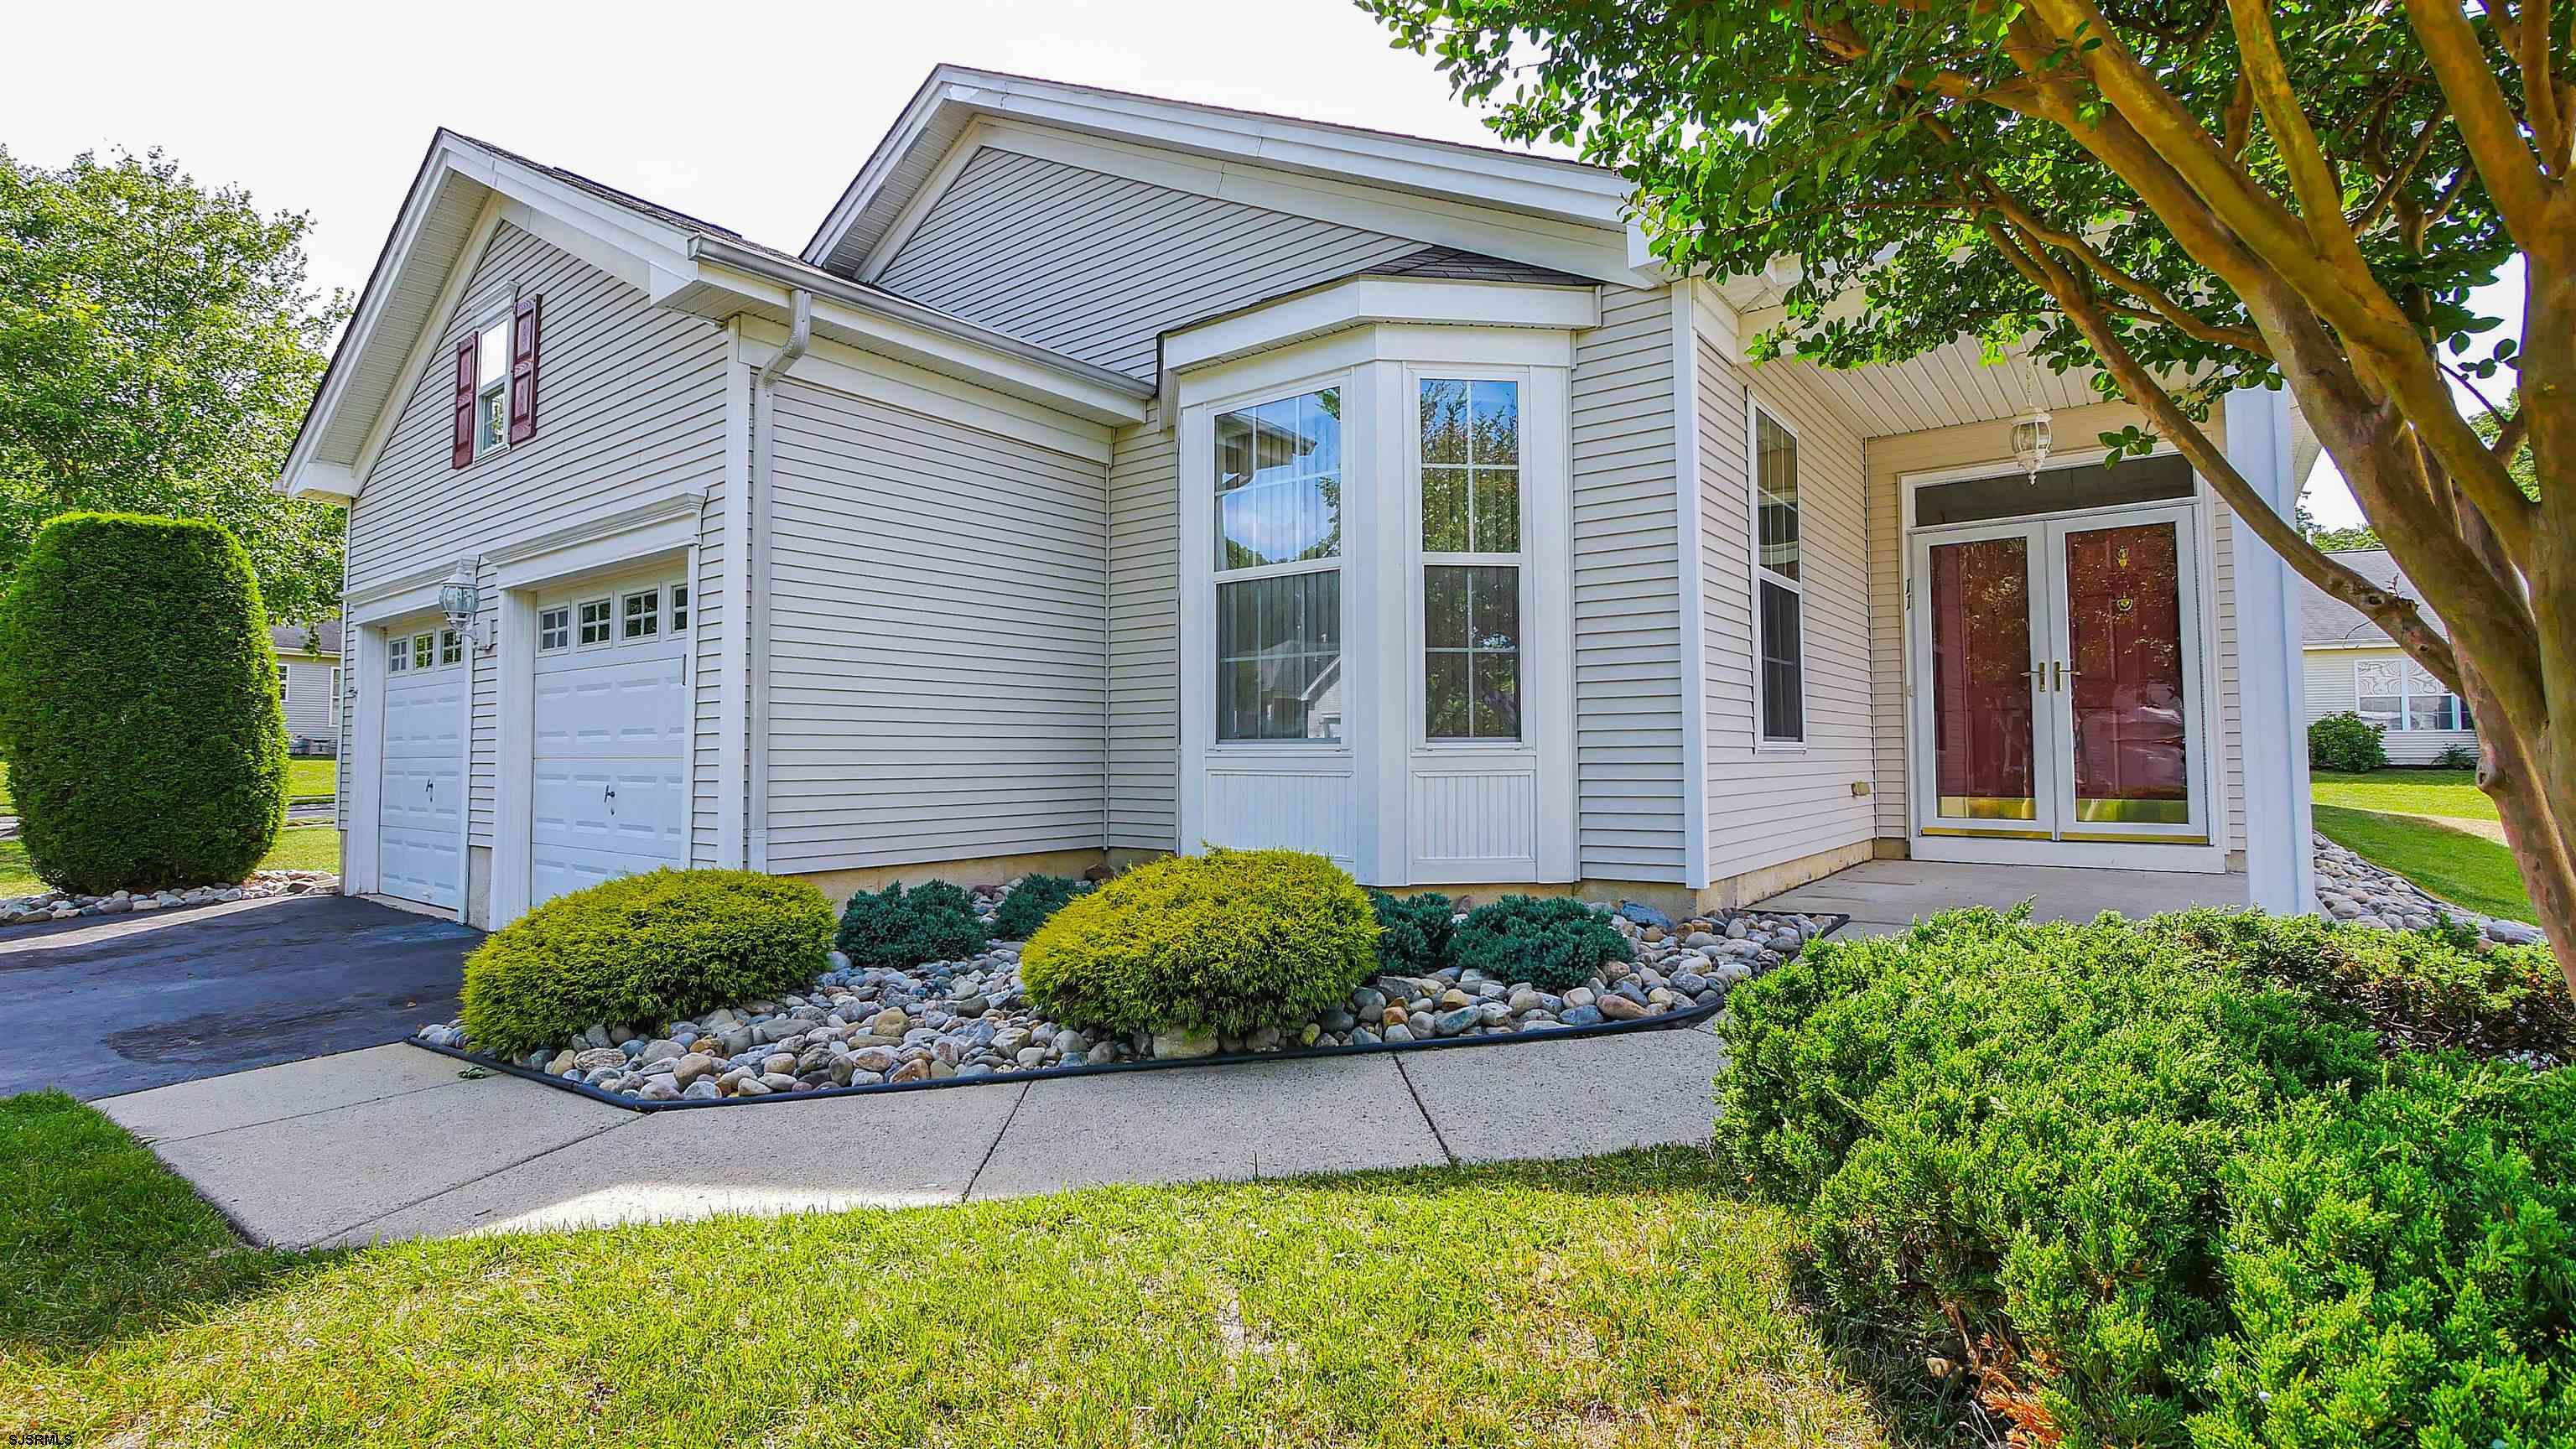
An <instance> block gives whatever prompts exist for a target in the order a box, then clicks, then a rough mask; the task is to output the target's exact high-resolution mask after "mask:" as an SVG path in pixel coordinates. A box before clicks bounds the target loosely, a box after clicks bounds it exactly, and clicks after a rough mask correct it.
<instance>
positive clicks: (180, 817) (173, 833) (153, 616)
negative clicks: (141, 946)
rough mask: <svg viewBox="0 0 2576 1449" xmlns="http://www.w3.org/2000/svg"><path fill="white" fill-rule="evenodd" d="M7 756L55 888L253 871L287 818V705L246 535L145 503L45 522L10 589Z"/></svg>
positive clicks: (4, 716)
mask: <svg viewBox="0 0 2576 1449" xmlns="http://www.w3.org/2000/svg"><path fill="white" fill-rule="evenodd" d="M0 762H5V763H6V764H7V765H8V767H9V790H10V793H11V794H12V795H13V796H15V797H16V800H17V811H18V814H19V815H20V816H22V817H23V818H24V820H25V822H26V823H25V827H24V829H25V843H26V848H27V855H28V858H29V861H30V863H31V864H32V865H33V866H34V867H35V871H36V874H37V875H39V876H41V877H42V878H44V880H45V881H47V882H48V883H50V884H52V885H54V886H57V887H60V888H62V889H64V890H71V891H80V892H83V893H87V894H104V893H106V892H109V891H114V890H118V889H124V888H131V889H136V890H145V889H149V890H162V889H168V888H172V887H185V886H197V885H212V884H218V883H229V882H232V881H237V880H240V879H241V878H242V877H243V876H245V875H248V874H249V873H250V871H251V868H252V867H253V866H255V865H257V864H258V863H259V860H260V857H261V856H264V855H266V854H268V850H269V847H270V846H272V845H274V844H276V843H277V832H278V829H279V827H280V826H282V825H283V824H284V823H285V819H286V717H285V715H284V713H283V712H282V711H281V710H280V708H279V706H278V702H277V657H276V655H275V654H274V653H272V652H271V651H270V649H269V643H268V613H267V610H266V609H264V608H263V607H262V606H261V604H260V598H259V583H258V580H257V579H256V578H254V577H253V576H252V573H251V567H250V558H249V556H248V555H246V554H245V553H243V552H242V547H241V545H240V544H239V543H236V542H234V540H233V536H232V535H231V534H230V533H227V532H225V531H224V529H223V528H222V527H220V526H219V525H216V524H212V523H206V522H202V521H198V520H194V519H183V518H147V517H143V516H140V515H135V514H111V513H72V514H65V515H64V516H62V517H60V518H57V519H55V520H54V521H52V522H51V523H48V524H46V525H45V527H44V530H43V531H42V532H40V533H38V534H37V535H36V538H35V541H34V542H33V543H32V544H31V545H29V547H28V550H27V554H26V556H25V558H24V559H23V560H22V561H21V562H20V564H19V566H18V571H17V575H16V577H15V578H13V579H12V580H11V581H10V585H9V591H8V594H7V595H6V597H5V598H0Z"/></svg>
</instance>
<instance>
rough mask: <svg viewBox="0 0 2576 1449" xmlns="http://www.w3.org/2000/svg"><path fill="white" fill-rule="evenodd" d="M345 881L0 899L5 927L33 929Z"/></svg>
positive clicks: (319, 878)
mask: <svg viewBox="0 0 2576 1449" xmlns="http://www.w3.org/2000/svg"><path fill="white" fill-rule="evenodd" d="M339 891H340V878H339V877H338V876H336V875H333V874H332V873H331V872H329V871H327V870H263V871H256V872H254V873H252V875H251V876H250V878H249V879H247V880H245V881H243V882H242V883H241V884H239V885H230V886H197V887H194V888H192V889H189V890H184V891H118V892H116V893H115V894H113V895H104V896H80V895H71V894H68V893H66V892H63V891H47V892H44V893H43V894H40V895H32V896H18V897H11V898H0V925H9V926H32V925H37V924H40V923H43V922H47V921H70V920H77V919H78V918H80V917H82V916H121V915H124V914H126V913H128V912H131V911H163V910H169V909H171V908H172V907H174V906H211V905H216V904H219V903H221V902H224V901H254V900H260V899H263V898H265V897H268V896H301V895H337V894H339Z"/></svg>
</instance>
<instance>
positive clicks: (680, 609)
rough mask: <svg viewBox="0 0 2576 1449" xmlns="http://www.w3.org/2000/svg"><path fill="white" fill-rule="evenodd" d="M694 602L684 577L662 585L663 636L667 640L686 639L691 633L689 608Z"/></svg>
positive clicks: (686, 579)
mask: <svg viewBox="0 0 2576 1449" xmlns="http://www.w3.org/2000/svg"><path fill="white" fill-rule="evenodd" d="M692 602H693V600H692V598H691V596H690V593H689V580H688V578H687V577H686V576H685V575H683V576H682V577H679V578H675V579H672V580H671V581H670V582H668V583H666V584H664V585H662V634H663V637H665V638H670V637H675V636H676V637H681V638H685V637H687V635H688V632H689V607H690V604H691V603H692Z"/></svg>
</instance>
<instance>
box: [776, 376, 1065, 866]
mask: <svg viewBox="0 0 2576 1449" xmlns="http://www.w3.org/2000/svg"><path fill="white" fill-rule="evenodd" d="M771 427H772V436H773V440H774V441H773V445H772V456H773V458H774V463H773V466H772V472H771V484H770V488H771V496H770V498H769V500H768V505H767V508H766V510H765V511H766V513H767V515H768V519H769V522H768V524H767V526H766V530H765V532H766V536H767V537H768V538H769V540H770V542H769V565H768V567H769V574H770V578H769V585H770V587H769V592H768V597H769V611H768V642H767V654H766V664H765V669H764V674H763V681H764V686H765V689H766V698H767V719H768V734H767V740H766V743H767V766H766V784H767V798H768V807H767V821H768V841H769V868H770V869H771V870H772V871H776V872H779V873H782V874H783V873H796V872H812V871H825V870H836V869H845V868H852V867H863V866H878V865H896V864H906V863H910V862H913V861H932V860H947V859H958V858H964V857H971V856H989V855H1007V854H1015V853H1020V852H1032V851H1042V850H1059V849H1084V848H1088V849H1097V848H1098V847H1099V845H1100V843H1101V822H1102V807H1103V801H1104V799H1105V797H1106V748H1105V744H1106V742H1105V739H1104V730H1103V721H1104V719H1105V717H1106V698H1105V694H1106V687H1107V678H1108V652H1107V640H1106V630H1105V627H1104V623H1105V620H1106V618H1107V616H1108V606H1107V598H1106V592H1107V591H1106V586H1105V576H1106V569H1107V563H1108V556H1107V517H1106V502H1107V478H1106V476H1105V470H1104V469H1102V468H1101V467H1100V466H1099V465H1098V464H1095V463H1089V462H1085V461H1083V460H1081V459H1078V458H1073V457H1069V456H1066V455H1064V454H1060V453H1056V452H1053V451H1050V450H1048V449H1045V448H1042V447H1038V446H1036V445H1033V444H1029V443H1024V442H1019V441H1016V440H1014V439H1010V438H1005V437H1001V436H998V435H995V434H991V433H985V432H981V431H978V430H976V429H973V428H970V427H967V426H964V425H962V424H958V423H954V422H950V421H947V420H945V419H941V418H934V417H929V416H926V415H923V414H920V413H914V412H908V411H905V410H903V409H901V408H897V407H893V406H890V405H887V404H883V403H879V402H875V401H871V400H867V399H862V398H857V397H852V396H849V395H847V394H842V393H837V392H831V391H827V390H825V389H822V388H819V387H810V386H806V385H803V384H799V383H792V382H791V383H782V384H781V385H780V386H779V387H778V389H777V392H776V395H775V406H774V410H773V422H772V424H771Z"/></svg>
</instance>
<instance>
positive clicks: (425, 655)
mask: <svg viewBox="0 0 2576 1449" xmlns="http://www.w3.org/2000/svg"><path fill="white" fill-rule="evenodd" d="M437 667H438V633H437V631H436V630H433V629H422V630H418V631H416V632H414V633H413V635H412V636H411V672H412V673H414V674H422V673H426V672H427V671H429V670H432V669H436V668H437Z"/></svg>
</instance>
